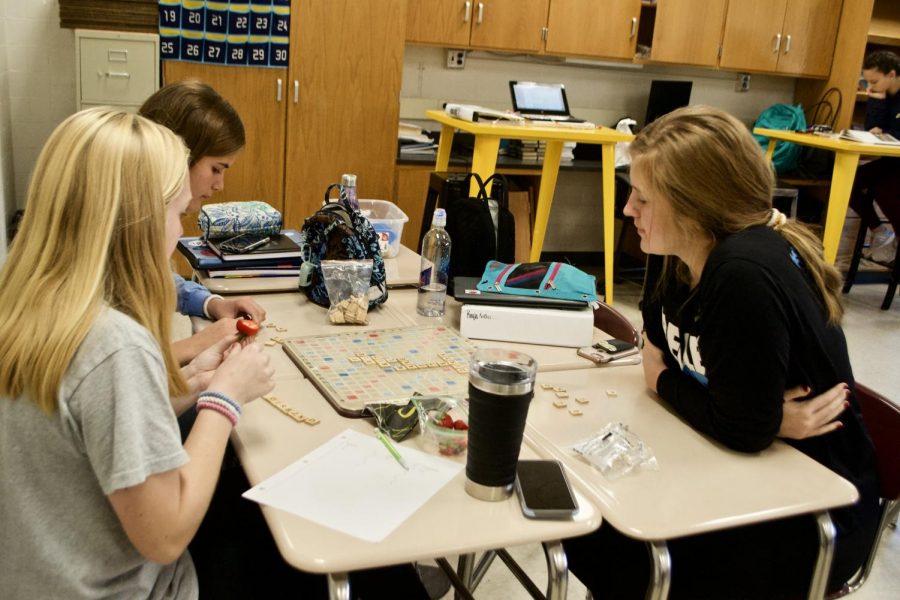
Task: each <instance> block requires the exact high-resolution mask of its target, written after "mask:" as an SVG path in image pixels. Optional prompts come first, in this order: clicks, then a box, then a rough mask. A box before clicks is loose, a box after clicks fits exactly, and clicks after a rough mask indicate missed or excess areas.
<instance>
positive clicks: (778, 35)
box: [772, 33, 781, 54]
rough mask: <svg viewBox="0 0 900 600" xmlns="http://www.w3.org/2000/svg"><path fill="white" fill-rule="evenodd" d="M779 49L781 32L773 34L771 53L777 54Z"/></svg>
mask: <svg viewBox="0 0 900 600" xmlns="http://www.w3.org/2000/svg"><path fill="white" fill-rule="evenodd" d="M779 50H781V34H780V33H779V34H776V35H775V47H774V48H772V53H773V54H778V51H779Z"/></svg>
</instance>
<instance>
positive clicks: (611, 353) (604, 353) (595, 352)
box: [578, 339, 640, 363]
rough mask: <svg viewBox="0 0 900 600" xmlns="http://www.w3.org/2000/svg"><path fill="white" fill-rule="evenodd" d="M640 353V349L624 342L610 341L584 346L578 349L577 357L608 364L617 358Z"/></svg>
mask: <svg viewBox="0 0 900 600" xmlns="http://www.w3.org/2000/svg"><path fill="white" fill-rule="evenodd" d="M638 352H640V349H639V348H638V347H637V346H635V345H634V344H632V343H631V342H626V341H624V340H617V339H610V340H606V341H603V342H597V343H596V344H593V345H591V346H585V347H584V348H579V349H578V356H583V357H584V358H587V359H588V360H592V361H594V362H595V363H608V362H609V361H611V360H615V359H617V358H623V357H625V356H632V355H634V354H637V353H638Z"/></svg>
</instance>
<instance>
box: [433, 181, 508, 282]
mask: <svg viewBox="0 0 900 600" xmlns="http://www.w3.org/2000/svg"><path fill="white" fill-rule="evenodd" d="M473 177H474V178H475V181H476V182H477V184H478V196H477V197H476V198H470V197H469V184H470V181H471V178H473ZM488 183H493V187H492V188H491V198H492V199H494V200H496V201H497V205H498V212H497V228H496V229H494V220H493V219H492V218H491V210H490V205H489V204H488V194H487V192H486V189H487V184H488ZM453 191H455V192H456V193H452V192H453ZM508 193H509V183H508V182H507V180H506V178H505V177H503V175H491V176H490V177H488V179H487V181H482V180H481V177H480V176H479V175H478V174H477V173H470V174H469V175H468V176H466V177H464V178H462V180H461V181H459V182H458V186H453V187H452V188H451V193H450V194H448V195H447V197H446V198H445V201H444V208H445V209H446V210H447V227H446V229H447V233H448V234H450V241H451V243H452V244H453V251H452V252H451V253H450V283H451V285H452V283H453V278H454V277H481V274H482V273H484V266H485V265H486V264H487V262H488V261H491V260H498V261H500V262H504V263H514V262H515V261H516V221H515V218H514V217H513V215H512V213H511V212H509V196H508ZM451 291H452V290H451Z"/></svg>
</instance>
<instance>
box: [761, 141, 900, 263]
mask: <svg viewBox="0 0 900 600" xmlns="http://www.w3.org/2000/svg"><path fill="white" fill-rule="evenodd" d="M753 133H755V134H758V135H764V136H766V137H768V138H769V147H768V149H767V150H766V158H768V159H769V160H771V159H772V153H773V152H775V145H776V144H777V143H778V142H780V141H783V142H794V143H795V144H802V145H804V146H812V147H813V148H821V149H823V150H830V151H832V152H834V170H833V171H832V172H831V194H830V195H829V196H828V210H827V212H826V213H825V233H824V235H823V236H822V244H823V246H824V250H825V252H824V254H825V260H826V261H828V262H829V263H830V264H834V261H835V259H836V258H837V250H838V245H839V244H840V241H841V230H842V229H843V227H844V218H845V217H846V216H847V207H848V206H849V205H850V192H851V191H852V189H853V178H854V177H856V167H857V166H858V165H859V157H860V156H861V155H867V156H900V146H882V145H875V144H860V143H858V142H851V141H848V140H842V139H840V138H837V137H827V136H822V135H815V134H812V133H796V132H793V131H782V130H778V129H763V128H761V127H758V128H756V129H754V130H753Z"/></svg>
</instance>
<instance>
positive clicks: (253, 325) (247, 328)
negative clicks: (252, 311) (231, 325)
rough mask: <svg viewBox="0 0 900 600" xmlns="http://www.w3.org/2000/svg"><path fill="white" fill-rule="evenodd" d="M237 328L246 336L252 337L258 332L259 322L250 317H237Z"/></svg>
mask: <svg viewBox="0 0 900 600" xmlns="http://www.w3.org/2000/svg"><path fill="white" fill-rule="evenodd" d="M237 330H238V332H240V333H243V334H244V335H246V336H248V337H253V336H254V335H256V334H257V333H259V323H257V322H256V321H254V320H252V319H238V320H237Z"/></svg>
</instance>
